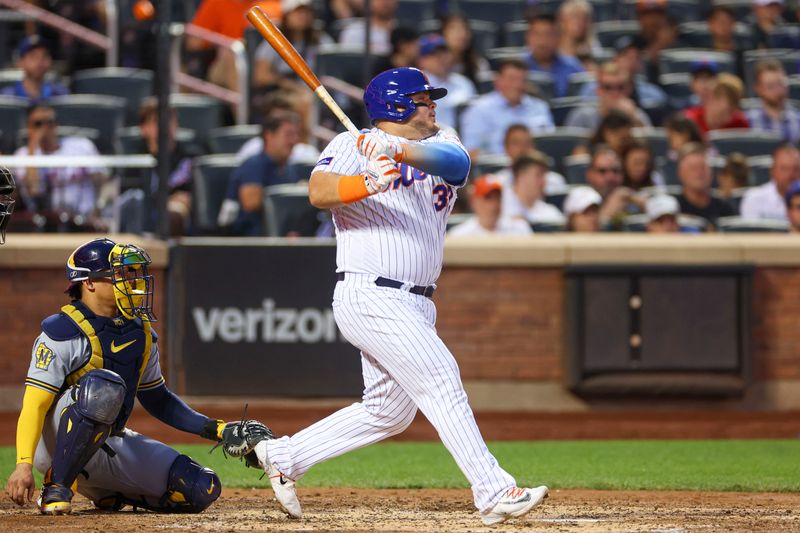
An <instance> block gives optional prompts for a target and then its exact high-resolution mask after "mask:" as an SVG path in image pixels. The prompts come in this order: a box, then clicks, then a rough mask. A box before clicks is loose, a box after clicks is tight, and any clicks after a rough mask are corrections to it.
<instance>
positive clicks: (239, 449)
mask: <svg viewBox="0 0 800 533" xmlns="http://www.w3.org/2000/svg"><path fill="white" fill-rule="evenodd" d="M274 438H275V436H274V435H273V434H272V430H270V429H269V428H268V427H267V426H265V425H264V424H262V423H261V422H259V421H258V420H237V421H236V422H228V423H227V424H225V429H223V430H222V442H221V444H222V449H223V450H224V451H225V453H226V454H228V455H230V456H232V457H244V459H245V462H246V463H247V466H251V467H253V468H259V464H258V458H257V457H256V454H255V452H254V451H253V449H254V448H255V447H256V444H258V443H259V442H261V441H262V440H269V439H274Z"/></svg>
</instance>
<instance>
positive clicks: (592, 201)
mask: <svg viewBox="0 0 800 533" xmlns="http://www.w3.org/2000/svg"><path fill="white" fill-rule="evenodd" d="M602 203H603V199H602V198H601V197H600V194H599V193H598V192H597V191H596V190H594V189H593V188H591V187H587V186H586V185H580V186H578V187H573V188H572V189H570V191H569V194H568V195H567V197H566V198H565V199H564V215H566V217H567V231H572V232H575V233H587V232H597V231H600V204H602Z"/></svg>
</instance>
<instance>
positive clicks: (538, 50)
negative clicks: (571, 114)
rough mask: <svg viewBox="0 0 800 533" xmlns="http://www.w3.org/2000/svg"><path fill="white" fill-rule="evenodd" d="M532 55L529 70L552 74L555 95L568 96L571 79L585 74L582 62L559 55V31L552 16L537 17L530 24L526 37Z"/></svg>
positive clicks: (529, 60) (529, 58) (529, 59)
mask: <svg viewBox="0 0 800 533" xmlns="http://www.w3.org/2000/svg"><path fill="white" fill-rule="evenodd" d="M525 39H526V41H525V42H526V43H527V45H528V49H529V50H530V55H529V56H528V59H527V62H528V68H529V69H530V70H532V71H534V72H544V73H545V74H550V76H552V77H553V81H554V82H555V84H556V86H555V95H556V96H557V97H559V96H566V95H567V87H568V86H569V77H570V76H571V75H572V74H575V73H576V72H583V71H584V69H583V66H582V65H581V63H580V61H578V60H577V59H576V58H574V57H572V56H565V55H561V54H559V53H558V29H557V28H556V20H555V18H554V17H553V16H552V15H546V14H541V15H536V16H535V17H533V18H532V19H531V21H530V23H529V24H528V33H527V34H526V36H525Z"/></svg>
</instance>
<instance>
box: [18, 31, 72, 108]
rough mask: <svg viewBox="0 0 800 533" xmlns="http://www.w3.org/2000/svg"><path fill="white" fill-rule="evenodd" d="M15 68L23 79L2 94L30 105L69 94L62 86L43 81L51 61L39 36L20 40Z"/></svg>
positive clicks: (48, 52) (45, 44)
mask: <svg viewBox="0 0 800 533" xmlns="http://www.w3.org/2000/svg"><path fill="white" fill-rule="evenodd" d="M17 56H18V59H17V67H18V68H20V69H22V72H23V78H22V80H20V81H18V82H16V83H15V84H14V85H11V86H9V87H6V88H5V89H3V91H2V94H5V95H11V96H18V97H20V98H25V99H26V100H28V101H29V102H30V103H38V102H43V101H45V100H49V99H50V98H53V97H54V96H62V95H65V94H69V91H68V90H67V88H66V87H64V86H63V85H60V84H57V83H52V82H49V81H45V76H47V73H48V72H49V71H50V67H51V66H52V64H53V59H52V57H51V56H50V49H49V48H48V47H47V43H46V42H45V41H44V39H42V37H41V36H39V35H31V36H29V37H25V38H24V39H22V42H20V44H19V48H18V50H17Z"/></svg>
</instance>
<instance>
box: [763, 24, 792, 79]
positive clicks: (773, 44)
mask: <svg viewBox="0 0 800 533" xmlns="http://www.w3.org/2000/svg"><path fill="white" fill-rule="evenodd" d="M767 46H768V47H769V48H793V49H798V48H800V24H782V25H780V26H778V27H777V28H775V29H773V30H772V31H771V32H770V34H769V36H768V37H767ZM798 69H800V65H798V66H797V67H796V68H795V70H794V71H792V72H790V74H797V73H798V72H800V70H798Z"/></svg>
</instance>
